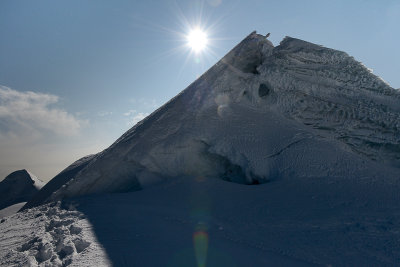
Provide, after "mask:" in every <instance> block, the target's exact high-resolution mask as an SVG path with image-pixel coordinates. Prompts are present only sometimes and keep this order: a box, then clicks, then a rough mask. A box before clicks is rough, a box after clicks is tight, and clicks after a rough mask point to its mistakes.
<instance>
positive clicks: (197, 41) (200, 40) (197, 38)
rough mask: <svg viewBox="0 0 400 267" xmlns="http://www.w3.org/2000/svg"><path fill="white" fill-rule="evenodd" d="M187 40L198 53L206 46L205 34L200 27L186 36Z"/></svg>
mask: <svg viewBox="0 0 400 267" xmlns="http://www.w3.org/2000/svg"><path fill="white" fill-rule="evenodd" d="M187 42H188V45H189V47H190V48H192V50H193V51H194V52H196V53H199V52H201V51H203V50H204V49H205V48H206V46H207V43H208V39H207V34H206V33H205V32H204V31H202V30H200V29H194V30H192V31H191V32H190V33H189V35H188V36H187Z"/></svg>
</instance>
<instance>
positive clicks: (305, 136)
mask: <svg viewBox="0 0 400 267" xmlns="http://www.w3.org/2000/svg"><path fill="white" fill-rule="evenodd" d="M399 97H400V93H399V92H398V91H396V90H394V89H393V88H391V87H390V86H389V85H387V84H386V83H385V82H383V81H382V80H381V79H380V78H379V77H377V76H375V75H374V74H372V73H371V72H370V71H369V70H368V69H367V68H366V67H364V66H363V65H362V64H361V63H360V62H357V61H356V60H354V58H352V57H350V56H348V55H347V54H346V53H344V52H341V51H337V50H333V49H329V48H324V47H322V46H319V45H315V44H311V43H308V42H305V41H302V40H298V39H295V38H290V37H286V38H285V39H284V40H283V41H282V42H281V44H280V45H279V46H277V47H274V46H273V45H272V43H271V42H269V41H268V40H267V39H266V38H265V37H264V36H262V35H259V34H256V33H255V32H253V33H252V34H250V35H249V36H248V37H247V38H245V39H244V40H243V41H242V42H241V43H240V44H238V45H237V46H236V47H235V48H234V49H233V50H232V51H230V52H229V53H228V54H227V55H226V56H225V57H224V58H222V59H221V60H220V61H219V62H218V63H217V64H216V65H214V66H213V67H212V68H210V70H208V71H207V72H206V73H205V74H204V75H203V76H201V77H200V78H199V79H198V80H196V81H195V82H194V83H193V84H191V85H190V86H189V87H188V88H187V89H185V90H184V91H182V92H181V93H180V94H179V95H178V96H176V97H175V98H173V99H172V100H171V101H169V102H168V103H166V104H165V105H164V106H162V107H161V108H160V109H158V110H156V111H155V112H154V113H152V114H151V115H150V116H148V117H147V118H146V119H144V120H143V121H141V122H140V123H138V124H137V125H136V126H134V127H133V128H132V129H130V130H129V131H128V132H126V133H125V134H124V135H123V136H122V137H121V138H119V139H118V140H117V141H116V142H115V143H114V144H113V145H112V146H111V147H109V148H108V149H106V150H105V151H103V152H102V153H100V154H98V155H97V156H96V157H95V158H94V159H93V160H92V161H91V162H90V163H89V164H88V165H87V166H85V167H84V168H83V169H82V170H81V171H79V172H78V173H77V174H76V175H75V176H74V177H73V178H72V179H70V181H69V182H68V183H66V185H65V186H63V187H61V188H59V189H58V190H56V191H55V192H54V193H53V194H52V195H51V196H50V197H49V198H47V200H46V201H51V200H60V199H63V198H65V197H73V196H80V195H87V194H93V193H104V192H127V191H135V190H139V189H142V188H144V187H147V186H149V185H152V184H156V183H159V182H160V181H162V180H165V179H172V178H173V177H180V176H186V177H192V178H195V177H199V176H201V177H214V178H220V179H223V180H228V181H233V182H237V183H243V184H260V183H265V182H269V181H274V180H286V179H307V178H310V177H327V178H335V179H336V178H340V179H354V180H360V179H369V180H370V181H371V182H374V181H382V182H384V181H383V180H385V182H386V181H387V182H389V183H394V182H397V180H398V177H400V169H399V163H400V145H399V144H400V143H399V142H400V131H399V127H400V105H399V102H400V101H399ZM321 155H323V156H321ZM38 203H39V202H38ZM28 204H29V203H28Z"/></svg>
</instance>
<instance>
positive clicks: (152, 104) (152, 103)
mask: <svg viewBox="0 0 400 267" xmlns="http://www.w3.org/2000/svg"><path fill="white" fill-rule="evenodd" d="M129 102H131V103H132V104H135V105H138V106H140V107H141V108H143V109H151V110H153V109H156V108H158V107H159V105H158V104H157V101H156V100H155V99H146V98H131V99H129Z"/></svg>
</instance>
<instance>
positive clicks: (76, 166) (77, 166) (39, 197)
mask: <svg viewBox="0 0 400 267" xmlns="http://www.w3.org/2000/svg"><path fill="white" fill-rule="evenodd" d="M95 156H96V155H88V156H85V157H83V158H81V159H79V160H77V161H75V162H74V163H72V164H71V165H69V166H68V167H67V168H65V169H64V170H63V171H61V172H60V173H59V174H57V175H56V176H55V177H54V178H53V179H51V180H50V181H49V182H48V183H47V184H46V185H45V186H44V187H43V188H42V190H40V193H38V194H36V195H35V196H34V197H32V198H31V199H30V200H29V202H28V203H26V205H24V206H23V208H22V209H23V210H24V209H29V208H32V207H34V206H37V205H39V204H40V203H42V202H44V201H45V200H46V199H48V198H49V197H50V195H51V194H52V193H53V192H55V191H57V190H58V189H60V188H61V187H62V186H63V185H64V184H66V183H67V182H69V181H70V180H71V179H72V178H73V177H74V176H75V175H76V174H77V173H78V172H79V171H80V170H82V169H83V168H84V167H86V166H87V165H88V164H89V163H90V162H91V160H92V159H93V158H94V157H95Z"/></svg>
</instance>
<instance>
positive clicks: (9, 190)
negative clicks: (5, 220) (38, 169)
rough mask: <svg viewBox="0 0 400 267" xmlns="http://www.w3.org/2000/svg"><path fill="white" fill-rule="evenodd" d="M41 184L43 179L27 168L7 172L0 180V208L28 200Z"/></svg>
mask: <svg viewBox="0 0 400 267" xmlns="http://www.w3.org/2000/svg"><path fill="white" fill-rule="evenodd" d="M43 185H44V182H43V181H41V180H40V179H39V178H37V177H36V176H35V175H33V174H32V173H30V172H29V171H27V170H18V171H15V172H13V173H11V174H9V175H8V176H7V177H6V178H4V180H3V181H1V182H0V209H3V208H6V207H8V206H10V205H13V204H16V203H20V202H27V201H29V200H30V199H31V198H32V196H33V195H35V194H36V193H37V192H38V191H39V190H40V189H41V188H42V187H43Z"/></svg>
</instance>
